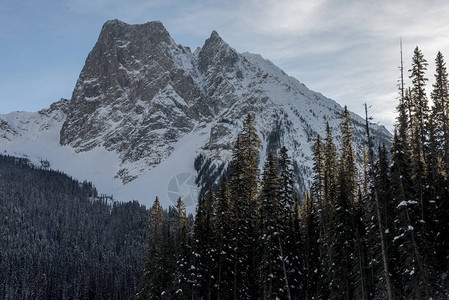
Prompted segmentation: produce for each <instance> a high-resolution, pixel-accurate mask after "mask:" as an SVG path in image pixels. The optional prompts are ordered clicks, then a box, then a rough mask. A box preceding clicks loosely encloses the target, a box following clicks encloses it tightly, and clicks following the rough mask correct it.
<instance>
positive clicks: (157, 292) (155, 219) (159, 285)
mask: <svg viewBox="0 0 449 300" xmlns="http://www.w3.org/2000/svg"><path fill="white" fill-rule="evenodd" d="M163 226H164V213H163V211H162V206H161V204H160V203H159V199H158V197H156V199H155V200H154V203H153V206H152V207H151V211H150V220H149V232H148V249H147V257H146V262H145V268H144V271H143V275H142V279H141V281H140V286H141V287H140V289H139V293H138V295H137V298H138V299H161V294H162V293H163V292H164V290H165V287H166V285H167V282H164V280H165V278H164V277H165V272H164V267H165V266H164V265H163V255H164V253H162V251H163V249H162V240H163Z"/></svg>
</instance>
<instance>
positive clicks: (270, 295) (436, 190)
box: [137, 47, 449, 299]
mask: <svg viewBox="0 0 449 300" xmlns="http://www.w3.org/2000/svg"><path fill="white" fill-rule="evenodd" d="M401 52H402V51H401ZM401 56H402V53H401ZM426 67H427V62H426V60H425V59H424V58H423V55H422V53H421V51H420V50H419V48H418V47H416V49H415V51H414V55H413V59H412V68H411V70H410V79H411V82H412V86H411V87H409V88H406V87H405V84H404V72H403V67H402V57H401V80H400V84H399V103H398V107H397V109H398V117H397V122H396V126H395V132H394V136H393V139H392V147H391V149H387V148H386V146H385V145H375V144H376V143H375V141H374V140H373V138H372V136H371V134H370V123H369V117H368V111H367V107H366V106H365V109H366V142H365V147H364V149H363V151H362V153H361V155H360V156H361V159H360V160H357V155H356V153H355V150H354V147H353V136H352V134H353V133H352V131H353V127H352V120H351V117H350V114H349V112H348V110H347V108H346V107H345V108H344V110H343V112H342V115H341V123H340V135H341V146H340V147H337V145H336V144H335V143H334V138H333V135H334V133H333V132H332V130H331V128H330V126H329V124H325V126H326V135H325V136H324V137H321V136H319V135H318V136H317V137H316V139H315V144H314V148H313V152H314V155H313V162H314V164H313V171H314V177H313V184H312V186H311V188H310V190H309V191H308V192H306V193H304V194H303V195H300V197H299V195H297V194H296V193H295V182H294V180H293V178H294V176H293V170H292V164H291V159H290V157H289V156H288V150H287V149H286V148H285V147H283V148H282V149H281V150H280V151H279V152H278V153H273V152H270V153H269V154H268V156H267V158H266V160H265V164H264V167H263V170H262V174H260V170H259V168H258V165H259V160H260V157H259V155H260V154H259V150H258V149H259V147H260V140H259V137H258V135H257V133H256V130H255V128H254V126H253V117H252V116H251V115H248V116H247V117H246V119H245V121H244V123H243V129H242V131H241V133H240V134H239V135H238V138H237V140H236V141H235V145H234V149H233V159H232V162H231V163H230V166H229V172H226V173H225V174H224V175H223V176H222V178H221V180H220V183H219V185H218V188H217V189H215V190H214V189H212V188H211V189H210V190H209V191H208V192H207V193H205V194H204V193H202V194H201V195H200V196H199V199H198V205H197V209H196V216H195V218H194V220H193V219H192V218H188V217H187V216H186V212H185V206H184V204H183V202H182V199H179V200H178V203H177V204H176V205H175V206H173V207H170V208H169V209H168V211H164V210H163V209H162V207H161V205H160V203H159V201H158V199H157V198H156V200H155V202H154V204H153V206H152V208H151V210H150V221H149V232H150V234H149V237H148V250H147V256H146V263H145V267H144V272H143V275H142V279H141V284H140V288H139V293H138V294H137V297H138V298H140V299H402V298H407V299H410V298H412V299H425V298H432V297H433V298H443V297H445V296H447V295H448V293H449V290H448V288H447V286H448V280H447V274H448V271H449V265H448V262H449V260H448V259H449V257H448V255H449V190H448V187H449V183H448V174H449V156H448V150H449V117H448V113H449V97H448V96H449V95H448V81H447V71H446V67H445V62H444V59H443V56H442V54H441V53H438V55H437V58H436V73H435V79H436V80H435V84H433V86H432V88H433V90H432V92H431V99H432V101H433V105H432V107H429V104H428V99H427V96H426V92H425V86H426V81H427V79H426V77H425V71H426ZM228 174H229V176H228Z"/></svg>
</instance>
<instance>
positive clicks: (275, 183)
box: [258, 152, 291, 299]
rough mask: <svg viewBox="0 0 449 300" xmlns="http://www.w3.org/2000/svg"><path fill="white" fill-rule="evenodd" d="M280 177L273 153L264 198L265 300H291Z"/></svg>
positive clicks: (262, 278) (262, 286)
mask: <svg viewBox="0 0 449 300" xmlns="http://www.w3.org/2000/svg"><path fill="white" fill-rule="evenodd" d="M280 187H281V185H280V175H279V172H278V166H277V165H276V161H275V158H274V155H273V153H272V152H270V153H269V154H268V157H267V160H266V163H265V166H264V173H263V180H262V192H261V195H260V217H261V222H260V234H259V241H258V245H259V249H260V254H261V260H260V262H259V272H260V276H259V278H260V279H259V281H260V282H259V285H260V290H262V291H263V294H262V295H263V298H264V299H276V298H280V299H287V298H288V299H291V296H290V287H289V284H288V278H287V270H286V267H285V260H284V259H285V257H284V253H283V252H284V245H283V244H284V242H283V241H282V240H281V237H282V235H283V230H284V228H283V214H284V212H283V207H282V203H281V200H280Z"/></svg>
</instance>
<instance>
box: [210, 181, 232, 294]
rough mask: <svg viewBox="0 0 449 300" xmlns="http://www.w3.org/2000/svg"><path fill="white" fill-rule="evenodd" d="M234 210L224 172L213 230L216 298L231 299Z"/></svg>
mask: <svg viewBox="0 0 449 300" xmlns="http://www.w3.org/2000/svg"><path fill="white" fill-rule="evenodd" d="M233 213H234V210H233V208H232V203H231V193H230V190H229V184H228V179H227V176H226V174H223V175H222V177H221V181H220V186H219V191H218V195H217V208H216V214H217V216H216V219H215V224H214V228H215V230H214V232H215V235H216V240H217V250H218V251H217V274H216V276H217V278H216V280H217V300H220V299H231V296H232V293H231V291H232V285H233V280H232V278H233V270H234V257H233V249H234V247H233V239H234V237H235V236H234V230H235V228H234V223H233V222H234V215H233Z"/></svg>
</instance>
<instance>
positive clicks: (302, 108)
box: [0, 20, 390, 186]
mask: <svg viewBox="0 0 449 300" xmlns="http://www.w3.org/2000/svg"><path fill="white" fill-rule="evenodd" d="M64 103H65V104H57V105H56V104H55V105H54V108H53V111H54V110H59V111H60V114H59V116H60V117H61V118H62V119H59V121H58V122H57V124H59V125H58V126H61V127H60V134H59V143H60V145H61V147H64V148H67V147H69V148H71V149H74V150H75V151H76V153H80V155H81V154H82V153H88V152H92V151H93V150H94V149H97V150H98V149H100V150H101V149H103V150H102V151H106V152H107V153H115V154H116V155H117V157H118V166H116V168H115V169H114V170H115V171H114V172H115V174H110V176H115V177H116V178H119V179H120V180H121V182H122V183H123V184H126V183H129V182H131V181H134V180H136V179H137V178H139V177H140V176H142V175H143V174H148V173H149V172H150V173H151V172H156V171H157V170H156V171H155V169H157V167H158V166H162V165H167V164H169V162H170V161H177V160H178V159H180V158H179V157H181V158H182V156H183V155H181V154H179V153H178V152H179V149H181V148H183V147H185V145H186V143H191V145H192V146H191V148H192V149H189V150H188V151H187V152H188V153H187V152H186V153H185V155H184V159H186V160H191V162H189V164H190V166H191V169H192V172H195V171H194V167H195V170H196V172H197V174H198V180H197V182H198V183H199V184H202V185H204V184H210V183H211V182H213V181H214V180H215V179H216V178H217V176H218V175H219V173H220V172H221V171H222V170H223V169H224V168H225V167H226V164H227V162H228V161H229V159H230V156H231V148H232V145H233V142H234V140H235V138H236V136H237V134H238V132H239V129H240V128H241V124H242V121H243V119H244V117H245V116H246V114H248V113H251V114H253V115H254V116H255V125H256V128H257V129H258V132H259V135H260V137H261V139H262V148H261V151H262V157H265V155H266V151H267V150H270V149H271V150H276V149H278V148H280V147H281V146H282V145H285V146H286V147H287V148H288V149H289V150H290V155H291V156H292V157H293V160H294V164H295V169H296V173H297V176H298V182H299V183H300V184H299V186H302V185H306V186H307V185H308V184H309V182H308V178H309V177H310V174H311V165H312V162H311V149H312V145H313V140H314V137H315V136H316V135H317V134H321V135H324V127H325V126H324V124H325V122H329V123H330V125H331V127H332V128H333V129H334V135H335V136H338V133H339V129H338V124H339V113H340V112H341V110H342V107H341V106H340V105H338V104H337V103H336V102H334V101H333V100H331V99H328V98H326V97H324V96H323V95H321V94H319V93H315V92H313V91H310V90H309V89H308V88H307V87H306V86H304V85H303V84H302V83H300V82H299V81H297V80H296V79H294V78H292V77H289V76H288V75H287V74H285V73H284V72H283V71H282V70H281V69H279V68H278V67H276V66H275V65H274V64H272V63H271V62H270V61H268V60H265V59H264V58H262V57H261V56H260V55H255V54H251V53H238V52H236V51H235V50H234V49H233V48H231V47H230V46H229V45H228V44H227V43H226V42H224V41H223V40H222V39H221V37H220V36H219V35H218V33H217V32H215V31H213V32H212V34H211V36H210V38H208V39H207V40H206V41H205V44H204V45H203V46H202V47H201V48H198V49H197V50H196V51H195V52H193V53H192V52H191V51H190V49H189V48H187V47H183V46H181V45H178V44H176V42H175V41H174V40H173V39H172V38H171V37H170V35H169V33H168V32H167V30H166V29H165V28H164V26H163V25H162V23H160V22H150V23H146V24H141V25H129V24H126V23H123V22H121V21H118V20H112V21H108V22H106V23H105V24H104V26H103V28H102V30H101V33H100V36H99V38H98V41H97V43H96V44H95V46H94V48H93V49H92V51H91V52H90V53H89V55H88V57H87V59H86V63H85V66H84V68H83V70H82V71H81V74H80V76H79V79H78V81H77V83H76V86H75V89H74V91H73V95H72V99H71V100H70V102H69V103H68V104H67V103H66V102H64ZM58 105H59V106H58ZM58 107H59V108H58ZM53 114H54V113H53ZM0 117H1V116H0ZM6 119H8V117H3V118H0V132H1V134H0V139H1V138H2V137H3V139H4V140H5V141H6V139H7V138H9V139H11V136H12V135H14V134H16V135H17V134H20V130H19V129H17V126H16V125H14V124H13V123H14V122H11V121H10V122H8V121H7V120H6ZM353 119H354V125H355V138H354V142H355V144H356V148H357V149H360V147H361V144H362V140H363V139H364V135H363V126H362V124H363V123H364V121H363V119H362V118H360V117H359V116H357V115H355V114H354V115H353ZM55 124H56V123H55ZM55 126H56V125H55ZM372 129H373V133H374V135H375V136H376V138H377V140H378V141H379V142H386V143H388V142H389V137H390V135H389V133H388V132H387V130H385V128H383V127H382V126H376V125H373V126H372ZM337 143H338V138H337ZM183 145H184V146H183ZM189 145H190V144H189ZM100 150H98V151H100ZM177 151H178V152H177ZM183 151H184V152H185V150H183ZM106 152H105V153H106ZM177 153H178V154H177ZM178 156H179V157H178ZM175 157H177V158H176V159H175ZM193 158H196V160H195V164H194V163H193ZM261 164H262V162H261ZM176 165H177V163H173V164H172V167H171V168H173V170H169V171H170V172H171V174H176V173H177V172H178V171H179V170H177V169H176ZM158 172H159V171H158Z"/></svg>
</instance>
